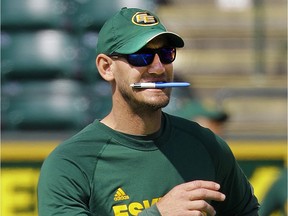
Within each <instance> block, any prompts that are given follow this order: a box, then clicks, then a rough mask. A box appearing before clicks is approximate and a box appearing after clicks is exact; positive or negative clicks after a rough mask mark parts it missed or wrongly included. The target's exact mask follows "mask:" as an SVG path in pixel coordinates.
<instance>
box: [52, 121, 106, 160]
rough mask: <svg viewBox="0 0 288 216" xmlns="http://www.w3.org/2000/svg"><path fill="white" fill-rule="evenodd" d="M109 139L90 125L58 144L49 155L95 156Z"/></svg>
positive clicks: (94, 125)
mask: <svg viewBox="0 0 288 216" xmlns="http://www.w3.org/2000/svg"><path fill="white" fill-rule="evenodd" d="M108 139H109V137H108V136H107V135H106V134H105V133H103V131H101V129H99V128H98V127H97V123H95V122H94V123H91V124H89V125H87V126H86V127H85V128H83V129H82V130H81V131H79V132H78V133H76V134H75V135H74V136H72V137H70V138H68V139H66V140H64V141H63V142H62V143H60V144H59V145H58V146H57V147H56V148H55V149H54V151H53V152H52V153H51V154H54V155H62V156H67V157H74V158H77V157H78V156H79V157H83V156H85V155H89V154H90V155H91V154H92V153H93V154H95V155H97V154H98V153H99V152H100V151H101V149H102V148H103V146H104V145H105V144H106V143H107V140H108Z"/></svg>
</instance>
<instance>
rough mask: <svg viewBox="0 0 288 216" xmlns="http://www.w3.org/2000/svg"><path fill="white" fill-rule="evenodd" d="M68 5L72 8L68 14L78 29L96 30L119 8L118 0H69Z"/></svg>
mask: <svg viewBox="0 0 288 216" xmlns="http://www.w3.org/2000/svg"><path fill="white" fill-rule="evenodd" d="M70 7H71V8H73V9H74V10H73V11H72V12H71V13H70V14H69V15H70V17H71V19H70V20H71V21H72V22H73V24H72V25H73V26H74V28H75V29H77V30H79V31H83V30H84V31H85V30H96V31H98V30H99V29H100V28H101V26H102V25H103V24H104V22H105V21H106V20H107V19H108V18H109V17H110V16H112V15H113V14H114V13H116V11H117V10H118V9H119V6H118V1H117V0H115V1H113V3H112V2H111V1H107V0H86V1H77V0H71V1H70Z"/></svg>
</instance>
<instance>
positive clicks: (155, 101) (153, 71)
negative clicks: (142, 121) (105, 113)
mask: <svg viewBox="0 0 288 216" xmlns="http://www.w3.org/2000/svg"><path fill="white" fill-rule="evenodd" d="M165 46H166V40H164V38H161V37H159V38H156V39H154V40H152V41H151V42H149V43H148V44H147V45H146V47H145V48H151V49H157V48H161V47H165ZM113 71H114V77H115V83H114V84H115V94H116V95H117V97H116V100H123V99H124V100H125V101H126V103H127V104H129V106H130V107H131V108H132V109H133V110H135V111H138V112H139V111H140V112H145V111H156V110H158V109H160V108H162V107H165V106H166V105H167V104H168V103H169V99H170V93H171V89H170V88H166V89H134V88H132V87H131V86H130V84H133V83H139V82H141V83H142V82H171V81H172V80H173V65H172V63H170V64H163V63H161V61H160V59H159V56H158V54H156V55H155V57H154V60H153V62H152V63H151V64H150V65H147V66H143V67H136V66H132V65H130V64H129V63H128V62H127V60H126V59H123V58H121V60H120V59H119V60H116V61H115V64H114V68H113ZM116 102H117V101H116Z"/></svg>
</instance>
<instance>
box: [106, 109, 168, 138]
mask: <svg viewBox="0 0 288 216" xmlns="http://www.w3.org/2000/svg"><path fill="white" fill-rule="evenodd" d="M161 118H162V112H161V109H159V110H157V111H151V112H149V113H148V112H146V113H141V114H136V113H133V112H129V111H126V112H123V111H118V110H115V109H112V111H111V112H110V113H109V115H107V116H106V117H105V118H104V119H103V120H101V122H102V123H103V124H105V125H107V126H108V127H110V128H112V129H113V130H116V131H119V132H122V133H127V134H131V135H148V134H152V133H155V132H157V131H158V130H160V127H161Z"/></svg>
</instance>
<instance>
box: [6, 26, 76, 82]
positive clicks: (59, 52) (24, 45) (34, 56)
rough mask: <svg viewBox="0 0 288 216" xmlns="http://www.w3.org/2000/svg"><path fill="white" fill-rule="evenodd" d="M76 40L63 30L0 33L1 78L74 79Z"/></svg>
mask: <svg viewBox="0 0 288 216" xmlns="http://www.w3.org/2000/svg"><path fill="white" fill-rule="evenodd" d="M77 43H78V42H77V40H76V39H75V38H74V37H73V36H71V35H69V34H67V33H65V32H62V31H55V30H41V31H36V32H19V33H15V32H14V33H11V32H2V33H1V55H2V56H1V61H2V62H1V78H2V79H4V80H5V79H42V78H45V79H46V78H55V77H57V78H58V77H69V76H73V73H74V72H75V73H76V70H77Z"/></svg>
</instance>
